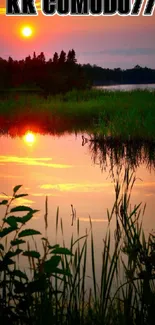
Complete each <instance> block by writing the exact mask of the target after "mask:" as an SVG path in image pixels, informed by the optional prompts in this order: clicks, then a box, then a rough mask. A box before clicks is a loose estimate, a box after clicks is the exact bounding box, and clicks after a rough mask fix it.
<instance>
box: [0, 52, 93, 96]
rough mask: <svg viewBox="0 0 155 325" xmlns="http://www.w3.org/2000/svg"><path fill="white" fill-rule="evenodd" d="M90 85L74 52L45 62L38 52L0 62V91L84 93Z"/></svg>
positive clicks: (59, 55)
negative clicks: (20, 89)
mask: <svg viewBox="0 0 155 325" xmlns="http://www.w3.org/2000/svg"><path fill="white" fill-rule="evenodd" d="M89 86H90V82H89V80H88V78H87V76H86V74H85V71H84V69H83V67H82V66H81V65H80V64H78V63H77V59H76V53H75V51H74V50H73V49H72V50H69V51H68V53H67V54H66V53H65V52H64V51H63V50H62V51H61V53H60V54H58V53H57V52H55V53H54V55H53V57H52V58H50V59H49V60H46V58H45V54H44V53H43V52H41V53H40V54H39V55H36V53H35V52H34V53H33V55H32V57H31V56H30V55H29V56H27V57H26V58H25V59H23V60H13V59H12V58H11V57H9V58H8V60H4V59H2V58H0V90H4V89H5V90H6V89H10V88H23V87H24V88H25V89H26V88H27V89H38V90H39V89H40V90H42V91H44V92H46V93H52V94H56V93H60V92H67V91H69V90H72V89H73V88H74V89H85V88H88V87H89Z"/></svg>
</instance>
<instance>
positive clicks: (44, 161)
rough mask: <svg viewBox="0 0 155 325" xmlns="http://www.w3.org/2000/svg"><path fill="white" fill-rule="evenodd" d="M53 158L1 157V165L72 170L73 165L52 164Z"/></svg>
mask: <svg viewBox="0 0 155 325" xmlns="http://www.w3.org/2000/svg"><path fill="white" fill-rule="evenodd" d="M51 160H52V159H51V158H29V157H16V156H0V163H15V164H20V165H29V166H43V167H51V168H60V169H62V168H71V167H72V166H71V165H64V164H51V163H50V161H51Z"/></svg>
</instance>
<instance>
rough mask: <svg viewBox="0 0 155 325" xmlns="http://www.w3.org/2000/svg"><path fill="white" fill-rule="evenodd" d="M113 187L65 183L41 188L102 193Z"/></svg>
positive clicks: (108, 184) (107, 184)
mask: <svg viewBox="0 0 155 325" xmlns="http://www.w3.org/2000/svg"><path fill="white" fill-rule="evenodd" d="M107 187H112V183H101V184H98V183H96V184H95V183H64V184H43V185H41V186H40V188H42V189H46V190H56V191H60V192H61V191H62V192H73V191H75V192H77V191H80V192H92V191H93V192H101V191H102V190H103V189H104V188H107Z"/></svg>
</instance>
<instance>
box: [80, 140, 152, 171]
mask: <svg viewBox="0 0 155 325" xmlns="http://www.w3.org/2000/svg"><path fill="white" fill-rule="evenodd" d="M82 145H83V146H85V145H86V146H88V150H89V153H90V155H91V159H92V161H93V163H94V164H97V165H99V166H100V168H101V170H102V171H103V170H106V169H107V168H108V169H109V167H110V171H111V172H113V169H114V167H118V166H129V168H131V169H132V170H133V171H135V170H136V168H138V167H139V166H140V165H142V164H145V166H146V168H147V169H149V170H150V171H151V169H152V168H153V169H154V168H155V145H154V143H153V142H150V141H143V140H139V141H129V140H128V141H125V142H122V141H119V140H117V139H115V138H111V137H98V136H96V135H90V136H89V137H84V136H82Z"/></svg>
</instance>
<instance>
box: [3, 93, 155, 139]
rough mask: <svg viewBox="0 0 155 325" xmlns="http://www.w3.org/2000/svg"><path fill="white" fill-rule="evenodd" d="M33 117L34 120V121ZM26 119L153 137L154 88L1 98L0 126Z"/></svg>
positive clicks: (42, 124)
mask: <svg viewBox="0 0 155 325" xmlns="http://www.w3.org/2000/svg"><path fill="white" fill-rule="evenodd" d="M34 121H35V123H34ZM22 123H27V124H28V125H31V127H32V128H33V127H34V128H35V126H36V125H38V126H39V127H40V128H42V129H45V130H46V129H47V128H48V129H51V130H53V129H54V130H58V131H59V130H60V129H61V130H64V131H65V130H67V129H68V130H73V129H75V130H77V129H78V130H79V129H80V130H88V129H89V130H93V131H95V132H97V133H100V134H103V135H106V136H108V135H110V136H112V137H117V138H123V139H128V138H134V139H135V138H136V139H141V138H143V139H144V138H145V139H147V140H150V141H152V140H154V139H155V128H154V124H155V91H153V92H149V91H147V90H142V91H141V90H135V91H130V92H120V91H115V92H109V91H101V90H96V89H92V90H88V91H72V92H70V93H67V94H65V95H59V96H53V97H52V96H51V97H50V96H49V97H47V98H44V97H41V96H37V95H32V94H31V95H26V94H24V95H21V94H18V92H17V94H13V95H10V96H8V97H4V98H1V99H0V127H1V128H2V127H4V128H7V127H8V126H10V125H11V126H17V127H18V125H19V124H21V125H22Z"/></svg>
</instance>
